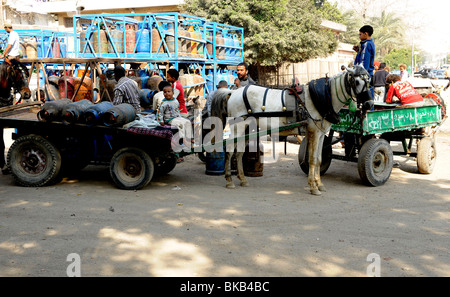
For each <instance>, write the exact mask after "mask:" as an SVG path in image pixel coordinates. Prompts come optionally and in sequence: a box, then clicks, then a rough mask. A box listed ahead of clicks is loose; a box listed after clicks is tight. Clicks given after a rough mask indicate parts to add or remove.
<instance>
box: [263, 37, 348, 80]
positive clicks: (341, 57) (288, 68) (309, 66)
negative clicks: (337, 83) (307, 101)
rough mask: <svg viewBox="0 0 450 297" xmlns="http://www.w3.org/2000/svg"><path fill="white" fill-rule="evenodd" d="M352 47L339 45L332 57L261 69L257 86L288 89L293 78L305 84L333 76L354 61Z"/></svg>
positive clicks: (343, 44)
mask: <svg viewBox="0 0 450 297" xmlns="http://www.w3.org/2000/svg"><path fill="white" fill-rule="evenodd" d="M351 48H352V45H350V44H345V43H340V44H339V46H338V49H337V50H336V52H335V53H334V54H333V55H330V56H329V57H326V58H316V59H311V60H309V61H306V62H303V63H295V64H284V65H282V66H281V67H279V68H278V69H276V68H274V67H262V68H261V69H260V71H259V73H258V84H259V85H263V86H267V87H275V88H281V87H288V86H290V85H291V83H292V79H293V78H297V79H298V80H299V81H300V83H302V84H305V83H307V82H309V81H311V80H313V79H317V78H321V77H325V76H326V75H328V76H333V75H336V74H337V73H339V72H340V71H341V66H342V65H345V66H349V64H351V63H352V62H353V60H354V52H353V50H352V49H351Z"/></svg>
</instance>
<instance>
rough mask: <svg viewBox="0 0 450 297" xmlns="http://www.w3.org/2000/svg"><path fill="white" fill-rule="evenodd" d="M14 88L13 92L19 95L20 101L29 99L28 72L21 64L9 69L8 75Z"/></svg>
mask: <svg viewBox="0 0 450 297" xmlns="http://www.w3.org/2000/svg"><path fill="white" fill-rule="evenodd" d="M9 76H10V79H11V81H12V86H13V87H14V92H15V93H16V94H20V99H29V98H30V97H31V91H30V88H29V86H28V70H27V68H26V67H25V66H24V65H23V64H15V65H13V66H11V67H10V73H9Z"/></svg>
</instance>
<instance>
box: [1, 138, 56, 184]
mask: <svg viewBox="0 0 450 297" xmlns="http://www.w3.org/2000/svg"><path fill="white" fill-rule="evenodd" d="M27 152H28V153H30V154H31V155H29V157H28V163H25V159H24V157H25V155H24V154H26V153H27ZM44 158H45V160H43V161H41V163H42V164H41V166H40V167H41V168H38V164H33V163H35V162H36V161H39V159H44ZM7 163H8V167H9V168H10V169H11V174H12V176H13V177H14V179H15V181H16V182H17V183H18V184H19V185H21V186H24V187H42V186H47V185H50V184H52V183H54V182H56V181H57V180H58V179H59V174H60V171H61V163H62V162H61V154H60V152H59V149H58V148H57V147H56V146H54V145H53V144H52V143H51V142H50V141H48V140H47V139H45V138H44V137H42V136H39V135H33V134H31V135H25V136H21V137H19V138H18V139H16V140H15V141H14V143H13V144H12V145H11V147H10V148H9V151H8V156H7ZM26 165H28V166H26ZM31 166H34V167H35V168H34V170H33V171H34V172H31V171H32V170H31ZM42 167H43V168H42Z"/></svg>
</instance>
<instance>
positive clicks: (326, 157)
mask: <svg viewBox="0 0 450 297" xmlns="http://www.w3.org/2000/svg"><path fill="white" fill-rule="evenodd" d="M332 154H333V148H332V147H331V137H328V136H326V135H325V138H324V140H323V147H322V164H320V175H324V174H325V173H326V172H327V170H328V168H330V165H331V159H332ZM303 156H304V159H303ZM308 160H309V153H308V139H307V138H306V137H304V138H303V140H302V142H301V143H300V147H299V149H298V164H299V165H300V168H301V169H302V171H303V172H304V173H305V174H309V161H308Z"/></svg>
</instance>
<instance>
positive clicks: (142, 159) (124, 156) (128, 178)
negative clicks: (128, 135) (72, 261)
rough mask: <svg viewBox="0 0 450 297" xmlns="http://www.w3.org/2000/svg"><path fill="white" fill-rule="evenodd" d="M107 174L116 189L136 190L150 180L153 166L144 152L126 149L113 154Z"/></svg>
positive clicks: (136, 149)
mask: <svg viewBox="0 0 450 297" xmlns="http://www.w3.org/2000/svg"><path fill="white" fill-rule="evenodd" d="M109 172H110V174H111V178H112V180H113V181H114V183H115V184H116V186H117V187H118V188H120V189H124V190H138V189H142V188H143V187H145V186H146V185H147V184H148V183H149V182H150V180H151V179H152V177H153V172H154V165H153V161H152V159H151V158H150V157H149V155H148V154H147V153H146V152H144V151H143V150H141V149H138V148H131V147H127V148H123V149H120V150H118V151H117V152H116V153H115V154H114V156H113V157H112V159H111V164H110V167H109Z"/></svg>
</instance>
